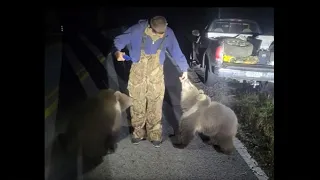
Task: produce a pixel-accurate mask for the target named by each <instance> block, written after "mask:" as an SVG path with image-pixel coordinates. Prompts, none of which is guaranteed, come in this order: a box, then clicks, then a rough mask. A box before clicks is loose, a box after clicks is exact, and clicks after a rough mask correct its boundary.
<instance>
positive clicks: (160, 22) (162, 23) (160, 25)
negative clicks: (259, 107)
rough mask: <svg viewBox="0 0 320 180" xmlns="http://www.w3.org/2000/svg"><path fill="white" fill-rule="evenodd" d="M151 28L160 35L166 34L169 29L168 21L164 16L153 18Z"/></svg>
mask: <svg viewBox="0 0 320 180" xmlns="http://www.w3.org/2000/svg"><path fill="white" fill-rule="evenodd" d="M150 26H151V28H152V29H154V30H155V31H157V32H159V33H164V32H165V30H166V28H167V20H166V18H165V17H163V16H155V17H153V18H151V20H150Z"/></svg>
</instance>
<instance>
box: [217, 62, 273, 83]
mask: <svg viewBox="0 0 320 180" xmlns="http://www.w3.org/2000/svg"><path fill="white" fill-rule="evenodd" d="M218 75H219V76H220V77H225V78H231V79H236V80H247V81H250V80H251V81H269V82H274V68H273V67H272V66H267V67H263V66H259V65H257V66H252V65H251V66H246V65H235V66H224V67H221V68H219V69H218Z"/></svg>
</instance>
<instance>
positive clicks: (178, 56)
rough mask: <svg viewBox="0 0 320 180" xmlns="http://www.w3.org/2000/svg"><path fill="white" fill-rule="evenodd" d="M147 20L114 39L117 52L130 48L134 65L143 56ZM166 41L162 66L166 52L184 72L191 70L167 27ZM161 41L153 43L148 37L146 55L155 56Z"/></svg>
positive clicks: (162, 51) (141, 21) (161, 61)
mask: <svg viewBox="0 0 320 180" xmlns="http://www.w3.org/2000/svg"><path fill="white" fill-rule="evenodd" d="M147 23H148V22H147V21H146V20H140V21H139V23H137V24H135V25H133V26H131V27H130V28H128V29H127V30H126V31H125V32H124V33H123V34H121V35H119V36H117V37H115V39H114V48H115V51H121V50H122V49H124V48H125V46H126V45H130V46H128V50H129V54H130V57H131V60H132V62H133V63H136V62H138V61H139V60H140V55H141V42H142V36H143V33H144V30H145V28H146V25H147ZM164 36H166V38H165V41H164V42H163V47H162V50H161V53H160V64H163V63H164V60H165V56H166V55H165V50H166V49H167V50H168V52H169V53H170V54H171V56H172V58H173V59H174V60H175V61H176V63H177V65H178V66H179V67H180V69H181V71H182V72H186V71H187V69H188V68H189V65H188V63H187V60H186V57H185V56H184V54H183V53H182V52H181V49H180V46H179V43H178V41H177V38H176V36H175V35H174V32H173V31H172V29H171V28H169V27H167V30H166V32H165V35H164ZM161 41H162V38H161V39H158V40H157V41H155V42H154V44H153V43H152V39H151V38H150V37H149V36H147V38H146V41H145V49H144V50H145V52H146V54H155V53H156V52H157V50H158V48H159V47H160V43H161Z"/></svg>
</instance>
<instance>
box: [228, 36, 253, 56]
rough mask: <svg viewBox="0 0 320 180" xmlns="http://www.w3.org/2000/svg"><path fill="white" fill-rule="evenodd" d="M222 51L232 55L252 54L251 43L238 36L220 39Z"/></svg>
mask: <svg viewBox="0 0 320 180" xmlns="http://www.w3.org/2000/svg"><path fill="white" fill-rule="evenodd" d="M222 43H223V47H224V53H225V54H227V55H229V56H234V57H247V56H250V55H251V54H252V51H253V45H252V44H251V43H250V42H248V41H244V40H241V39H238V38H225V39H223V41H222Z"/></svg>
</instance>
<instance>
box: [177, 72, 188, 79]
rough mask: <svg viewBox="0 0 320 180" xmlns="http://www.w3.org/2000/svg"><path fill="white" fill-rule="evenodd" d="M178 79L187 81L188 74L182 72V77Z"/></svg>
mask: <svg viewBox="0 0 320 180" xmlns="http://www.w3.org/2000/svg"><path fill="white" fill-rule="evenodd" d="M179 78H180V80H181V81H182V80H184V79H187V78H188V73H187V72H183V73H182V76H181V77H179Z"/></svg>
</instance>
